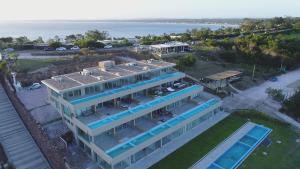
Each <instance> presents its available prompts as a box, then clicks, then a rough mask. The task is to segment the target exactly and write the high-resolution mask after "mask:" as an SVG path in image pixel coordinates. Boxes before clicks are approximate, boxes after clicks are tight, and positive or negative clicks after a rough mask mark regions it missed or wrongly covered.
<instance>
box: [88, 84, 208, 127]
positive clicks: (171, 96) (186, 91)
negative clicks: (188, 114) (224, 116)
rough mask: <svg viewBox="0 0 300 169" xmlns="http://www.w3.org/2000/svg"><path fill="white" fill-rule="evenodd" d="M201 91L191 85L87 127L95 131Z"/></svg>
mask: <svg viewBox="0 0 300 169" xmlns="http://www.w3.org/2000/svg"><path fill="white" fill-rule="evenodd" d="M202 89H203V87H202V86H199V85H193V86H190V87H187V88H185V89H182V90H179V91H177V92H174V93H171V94H168V95H166V96H162V97H158V98H156V99H154V100H152V101H150V102H148V103H146V104H143V105H139V106H136V107H134V108H131V109H128V110H125V111H123V112H120V113H117V114H114V115H112V116H109V117H107V118H104V119H101V120H98V121H95V122H92V123H89V124H88V127H89V128H90V129H96V128H99V127H102V126H104V125H107V124H109V123H111V122H113V121H116V120H120V119H124V118H126V117H128V116H130V115H133V114H137V113H140V112H142V111H144V110H147V109H150V108H151V107H154V106H158V105H162V104H164V103H166V102H168V101H170V100H171V99H176V98H178V97H179V96H183V95H186V94H189V93H192V92H197V91H198V92H200V91H201V90H202Z"/></svg>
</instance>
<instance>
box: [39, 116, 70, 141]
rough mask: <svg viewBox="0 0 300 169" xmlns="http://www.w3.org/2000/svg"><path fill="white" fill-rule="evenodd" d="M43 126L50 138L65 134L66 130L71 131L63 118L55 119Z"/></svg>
mask: <svg viewBox="0 0 300 169" xmlns="http://www.w3.org/2000/svg"><path fill="white" fill-rule="evenodd" d="M43 128H44V130H45V131H46V133H47V134H48V136H49V138H50V139H54V138H58V137H60V136H61V135H62V134H65V133H66V132H68V131H69V129H68V127H67V126H66V124H65V123H64V122H63V121H62V120H59V121H55V122H52V123H50V124H46V125H44V126H43Z"/></svg>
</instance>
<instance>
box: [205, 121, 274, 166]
mask: <svg viewBox="0 0 300 169" xmlns="http://www.w3.org/2000/svg"><path fill="white" fill-rule="evenodd" d="M270 132H271V129H269V128H266V127H264V126H260V125H255V126H254V127H253V128H252V129H251V130H250V131H249V132H248V133H247V134H245V135H244V136H243V137H242V138H240V139H239V140H237V142H236V143H234V144H233V145H232V146H231V147H230V148H229V149H228V150H227V151H226V152H225V153H224V154H222V155H221V156H220V157H219V158H218V159H217V160H216V161H214V162H213V163H212V164H211V165H210V166H209V167H208V169H234V168H237V167H238V166H239V165H240V164H241V162H242V161H244V160H245V158H247V157H248V156H249V155H250V153H251V152H252V151H253V150H254V149H255V148H256V147H257V146H258V145H259V144H260V143H261V142H262V141H263V140H264V139H265V138H266V137H267V136H268V135H269V133H270Z"/></svg>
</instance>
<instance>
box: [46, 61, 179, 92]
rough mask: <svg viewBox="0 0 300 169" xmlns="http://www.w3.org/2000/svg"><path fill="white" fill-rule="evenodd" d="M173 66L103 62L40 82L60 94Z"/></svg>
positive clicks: (166, 63) (160, 62) (148, 63)
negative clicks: (72, 89)
mask: <svg viewBox="0 0 300 169" xmlns="http://www.w3.org/2000/svg"><path fill="white" fill-rule="evenodd" d="M173 66H175V64H174V63H169V62H164V61H158V60H143V61H135V62H130V63H124V64H119V65H115V63H114V61H103V62H99V66H98V67H90V68H85V69H83V70H82V71H81V72H75V73H70V74H65V75H59V76H55V77H52V78H51V79H47V80H43V81H42V82H43V83H44V84H45V85H47V86H48V87H50V88H51V89H53V90H55V91H57V92H60V91H63V90H66V89H71V88H76V87H80V86H84V85H89V84H93V83H98V82H99V83H100V82H106V81H110V80H115V79H119V78H122V77H126V76H133V75H136V74H141V73H145V72H147V71H151V70H155V69H163V68H168V67H173Z"/></svg>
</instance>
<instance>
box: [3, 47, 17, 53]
mask: <svg viewBox="0 0 300 169" xmlns="http://www.w3.org/2000/svg"><path fill="white" fill-rule="evenodd" d="M13 51H15V49H14V48H6V49H4V52H13Z"/></svg>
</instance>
